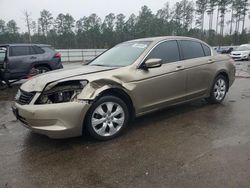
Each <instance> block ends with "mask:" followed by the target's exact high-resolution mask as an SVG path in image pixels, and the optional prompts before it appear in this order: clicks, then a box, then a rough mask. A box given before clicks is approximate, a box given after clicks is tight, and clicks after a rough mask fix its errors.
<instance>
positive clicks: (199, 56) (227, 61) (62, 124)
mask: <svg viewBox="0 0 250 188" xmlns="http://www.w3.org/2000/svg"><path fill="white" fill-rule="evenodd" d="M234 79H235V67H234V61H233V60H232V59H231V58H230V57H229V56H226V55H220V54H217V53H216V52H214V51H213V50H212V48H211V47H210V46H209V45H207V44H206V43H204V42H202V41H200V40H198V39H194V38H188V37H175V36H168V37H155V38H145V39H138V40H133V41H128V42H124V43H121V44H118V45H117V46H115V47H113V48H111V49H110V50H108V51H106V52H105V53H103V54H102V55H101V56H99V57H97V58H96V59H94V60H93V61H92V62H90V63H89V64H88V65H86V66H83V67H82V68H78V69H72V70H64V71H55V72H51V73H45V74H42V75H40V76H37V77H35V78H33V79H31V80H29V81H27V82H26V83H24V84H23V85H22V86H21V88H20V90H19V91H18V93H17V95H16V101H15V104H14V105H13V112H14V114H15V115H16V117H17V118H18V119H19V120H20V121H21V122H22V123H23V124H24V125H25V126H26V127H27V128H29V129H31V130H32V131H34V132H37V133H41V134H45V135H47V136H49V137H51V138H66V137H74V136H80V135H82V133H83V130H84V131H85V130H87V131H88V132H89V133H90V134H91V135H92V136H93V137H94V138H96V139H99V140H108V139H112V138H114V137H117V136H118V135H120V134H121V133H122V132H123V130H124V129H125V128H126V127H127V125H128V123H129V121H130V120H132V119H134V118H135V117H138V116H141V115H144V114H147V113H149V112H152V111H156V110H159V109H162V108H165V107H168V106H172V105H176V104H180V103H184V102H188V101H192V100H196V99H202V98H205V99H206V100H207V101H208V102H210V103H221V102H222V101H223V99H224V98H225V96H226V93H227V92H228V90H229V87H230V86H231V85H232V84H233V82H234Z"/></svg>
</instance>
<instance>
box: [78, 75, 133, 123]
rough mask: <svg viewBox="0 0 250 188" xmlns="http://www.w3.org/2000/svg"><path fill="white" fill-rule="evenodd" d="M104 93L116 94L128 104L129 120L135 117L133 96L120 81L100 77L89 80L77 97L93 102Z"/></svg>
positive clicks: (104, 94)
mask: <svg viewBox="0 0 250 188" xmlns="http://www.w3.org/2000/svg"><path fill="white" fill-rule="evenodd" d="M106 95H111V96H116V97H118V98H120V99H121V100H123V101H124V102H125V104H126V105H127V106H128V109H129V115H130V120H133V119H134V118H135V116H136V111H135V106H134V102H133V98H132V97H131V96H130V95H129V92H128V90H127V89H126V88H125V87H123V86H122V84H121V83H118V82H116V81H113V80H107V79H100V80H95V81H92V82H89V83H88V84H87V85H86V86H85V88H84V89H83V92H82V93H81V94H80V95H79V96H78V97H79V99H82V100H87V101H90V103H94V102H95V101H97V100H98V99H100V98H101V97H102V96H106Z"/></svg>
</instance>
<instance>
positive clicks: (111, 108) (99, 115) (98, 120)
mask: <svg viewBox="0 0 250 188" xmlns="http://www.w3.org/2000/svg"><path fill="white" fill-rule="evenodd" d="M86 118H87V119H86V123H87V124H86V126H87V130H88V132H89V133H90V135H91V136H92V137H94V138H96V139H98V140H109V139H112V138H115V137H117V136H119V135H120V134H121V133H122V132H123V130H124V129H125V127H126V126H127V124H128V119H129V112H128V107H127V105H126V104H125V103H124V102H123V101H122V100H121V99H120V98H118V97H115V96H104V97H102V98H100V99H99V100H98V101H96V102H95V103H94V104H93V105H92V107H91V108H90V111H89V113H88V114H87V117H86Z"/></svg>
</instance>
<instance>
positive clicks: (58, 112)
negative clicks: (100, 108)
mask: <svg viewBox="0 0 250 188" xmlns="http://www.w3.org/2000/svg"><path fill="white" fill-rule="evenodd" d="M89 107H90V104H89V103H88V102H87V101H81V102H68V103H59V104H45V105H31V104H29V105H20V104H18V103H16V102H15V103H14V104H13V106H12V110H13V112H14V115H15V116H16V118H17V119H18V120H20V121H21V122H22V123H23V125H24V126H25V127H27V128H28V129H30V130H32V131H33V132H36V133H39V134H43V135H46V136H48V137H50V138H58V139H59V138H69V137H76V136H81V135H82V130H83V129H82V128H83V122H84V118H85V115H86V113H87V111H88V109H89Z"/></svg>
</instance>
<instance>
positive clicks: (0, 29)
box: [0, 19, 6, 34]
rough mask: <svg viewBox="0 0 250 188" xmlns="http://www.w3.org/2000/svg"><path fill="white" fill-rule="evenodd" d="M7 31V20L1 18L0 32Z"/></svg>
mask: <svg viewBox="0 0 250 188" xmlns="http://www.w3.org/2000/svg"><path fill="white" fill-rule="evenodd" d="M5 31H6V26H5V21H4V20H2V19H0V34H3V33H5Z"/></svg>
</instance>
